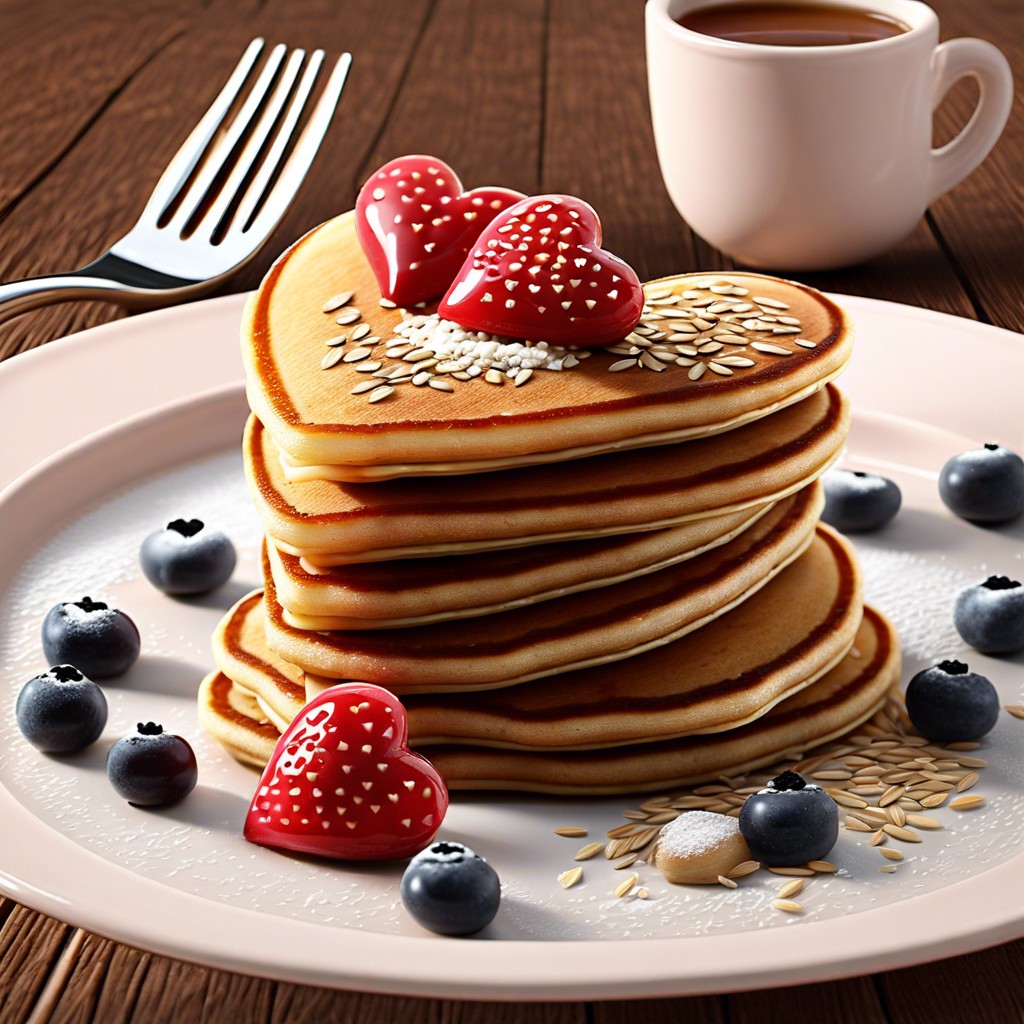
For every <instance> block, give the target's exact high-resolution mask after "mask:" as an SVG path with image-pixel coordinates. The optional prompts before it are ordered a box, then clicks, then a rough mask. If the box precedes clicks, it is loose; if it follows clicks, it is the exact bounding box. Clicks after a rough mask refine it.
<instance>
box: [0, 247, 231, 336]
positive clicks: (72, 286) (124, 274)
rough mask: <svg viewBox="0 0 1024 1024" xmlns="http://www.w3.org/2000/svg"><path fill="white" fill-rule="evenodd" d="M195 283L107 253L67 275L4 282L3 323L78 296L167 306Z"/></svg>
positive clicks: (0, 287) (129, 305) (0, 290)
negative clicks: (107, 274)
mask: <svg viewBox="0 0 1024 1024" xmlns="http://www.w3.org/2000/svg"><path fill="white" fill-rule="evenodd" d="M106 273H109V274H110V277H107V276H104V275H105V274H106ZM115 277H116V278H119V280H115V279H114V278H115ZM211 283H212V282H211ZM195 285H196V282H194V281H185V280H182V279H181V278H177V277H171V276H170V275H168V274H162V273H160V272H159V271H154V270H150V269H149V268H148V267H141V266H139V265H138V264H137V263H133V262H132V261H130V260H126V259H123V258H122V257H120V256H115V255H114V253H112V252H106V253H104V254H103V255H102V256H101V257H100V258H99V259H97V260H94V261H93V262H92V263H90V264H89V265H88V266H85V267H80V268H79V269H78V270H71V271H68V272H67V273H65V274H50V275H46V276H44V277H28V278H25V279H24V280H22V281H11V282H9V283H8V284H0V324H3V323H7V321H8V320H13V319H14V318H15V317H17V316H21V314H22V313H28V312H29V311H30V310H33V309H39V308H40V307H41V306H51V305H53V304H54V303H57V302H72V301H74V300H76V299H98V300H100V301H101V302H113V303H116V304H117V305H119V306H124V307H125V308H126V309H151V308H152V307H154V306H167V305H171V304H173V303H174V302H179V301H181V299H182V298H184V297H185V296H186V295H187V294H188V291H191V290H194V289H195ZM176 293H178V294H176Z"/></svg>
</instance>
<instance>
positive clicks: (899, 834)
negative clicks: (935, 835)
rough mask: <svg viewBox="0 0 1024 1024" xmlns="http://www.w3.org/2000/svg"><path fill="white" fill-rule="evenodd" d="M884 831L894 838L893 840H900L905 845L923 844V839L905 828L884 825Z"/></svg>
mask: <svg viewBox="0 0 1024 1024" xmlns="http://www.w3.org/2000/svg"><path fill="white" fill-rule="evenodd" d="M882 831H883V832H885V833H887V834H888V835H890V836H892V837H893V839H899V840H900V841H901V842H904V843H919V842H921V837H920V836H919V835H918V834H917V833H916V832H915V831H914V830H913V829H909V828H903V827H901V826H900V825H893V824H888V825H883V826H882Z"/></svg>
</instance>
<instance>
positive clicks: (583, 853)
mask: <svg viewBox="0 0 1024 1024" xmlns="http://www.w3.org/2000/svg"><path fill="white" fill-rule="evenodd" d="M603 851H604V843H587V845H586V846H581V847H580V848H579V849H578V850H577V851H576V853H575V855H574V856H573V858H572V859H573V860H590V858H591V857H596V856H597V855H598V854H599V853H601V852H603Z"/></svg>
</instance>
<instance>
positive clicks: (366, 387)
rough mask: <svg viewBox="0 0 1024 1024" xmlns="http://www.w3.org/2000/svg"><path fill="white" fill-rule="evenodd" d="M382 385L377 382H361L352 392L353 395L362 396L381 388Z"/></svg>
mask: <svg viewBox="0 0 1024 1024" xmlns="http://www.w3.org/2000/svg"><path fill="white" fill-rule="evenodd" d="M379 387H380V384H379V383H378V382H377V381H375V380H361V381H360V382H359V383H358V384H357V385H356V386H355V387H354V388H353V389H352V390H351V391H350V392H349V394H352V395H362V394H365V393H366V392H367V391H373V389H374V388H379Z"/></svg>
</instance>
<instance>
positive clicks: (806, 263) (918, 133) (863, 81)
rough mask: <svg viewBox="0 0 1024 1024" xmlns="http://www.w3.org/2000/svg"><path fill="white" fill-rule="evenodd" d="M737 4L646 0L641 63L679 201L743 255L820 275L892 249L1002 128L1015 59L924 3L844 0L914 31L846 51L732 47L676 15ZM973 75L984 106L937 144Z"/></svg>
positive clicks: (692, 219)
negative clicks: (961, 87) (958, 33)
mask: <svg viewBox="0 0 1024 1024" xmlns="http://www.w3.org/2000/svg"><path fill="white" fill-rule="evenodd" d="M729 2H733V0H648V3H647V11H646V18H647V71H648V80H649V85H650V94H651V117H652V120H653V124H654V138H655V142H656V143H657V147H658V159H659V161H660V163H661V173H662V176H663V177H664V179H665V184H666V186H667V187H668V192H669V195H670V196H671V198H672V202H673V203H674V204H675V207H676V209H677V210H678V211H679V213H680V214H681V215H682V216H683V218H684V219H685V220H686V221H687V223H689V225H690V227H692V228H693V230H694V231H696V232H697V234H699V235H701V236H702V237H703V238H705V239H706V240H707V241H708V242H710V243H711V244H712V245H714V246H716V247H717V248H719V249H721V250H722V251H723V252H725V253H728V254H729V255H731V256H733V257H735V258H736V259H737V260H739V261H741V262H743V263H745V264H748V265H750V266H753V267H765V268H772V269H779V270H825V269H829V268H832V267H839V266H849V265H850V264H853V263H859V262H860V261H862V260H866V259H869V258H870V257H872V256H877V255H879V254H881V253H883V252H885V251H886V250H888V249H890V248H892V246H894V245H896V244H897V243H898V242H900V241H901V240H902V239H903V238H905V237H906V236H907V235H908V234H909V233H910V232H911V231H912V230H913V229H914V227H915V226H916V224H917V223H918V221H919V219H920V218H921V216H922V214H923V213H924V211H925V209H926V207H927V206H928V204H929V203H931V202H932V201H933V200H935V199H937V198H938V197H939V196H941V195H942V194H943V193H944V192H947V191H948V190H949V189H951V188H952V187H953V186H954V185H956V184H957V183H958V182H959V181H961V180H962V179H963V178H965V177H966V176H967V175H968V174H970V173H971V171H973V170H974V169H975V167H977V166H978V164H980V163H981V161H982V160H984V159H985V157H986V156H987V155H988V152H989V150H991V148H992V146H993V145H995V142H996V140H997V139H998V138H999V135H1000V133H1001V132H1002V130H1003V126H1004V125H1005V124H1006V119H1007V117H1008V116H1009V112H1010V103H1011V100H1012V95H1013V79H1012V76H1011V73H1010V67H1009V64H1008V63H1007V61H1006V58H1005V57H1004V56H1003V55H1002V54H1001V53H1000V52H999V50H998V49H996V47H994V46H993V45H992V44H991V43H987V42H984V41H983V40H980V39H953V40H951V41H949V42H945V43H942V44H940V43H939V22H938V18H937V17H936V15H935V12H934V11H933V10H932V9H931V8H930V7H928V6H926V5H925V4H923V3H918V2H917V0H867V2H865V3H863V4H861V3H859V2H858V0H847V6H850V5H853V6H861V7H862V8H863V9H866V10H871V11H875V12H877V13H879V14H882V15H886V16H888V17H890V18H895V19H896V20H897V21H899V22H902V23H903V24H904V25H906V26H907V27H908V31H906V32H903V33H901V34H899V35H894V36H891V37H889V38H886V39H880V40H875V41H872V42H866V43H856V44H852V45H839V46H807V47H804V46H767V45H760V44H751V43H738V42H732V41H729V40H724V39H719V38H717V37H713V36H708V35H703V34H702V33H699V32H695V31H691V30H690V29H687V28H683V27H682V26H681V25H679V24H677V23H676V21H675V20H674V19H676V18H679V17H681V16H682V15H684V14H685V13H687V12H689V11H691V10H694V9H696V8H698V7H707V6H710V5H711V4H712V3H717V4H722V3H729ZM819 2H820V0H819ZM965 75H973V76H975V77H976V78H977V79H978V82H979V84H980V87H981V98H980V100H979V102H978V106H977V108H976V109H975V111H974V114H973V116H972V117H971V119H970V121H969V122H968V123H967V126H966V127H965V128H964V129H963V130H962V131H961V132H960V134H959V135H957V136H956V138H954V139H953V140H952V141H950V142H949V143H947V144H946V145H945V146H943V147H941V148H940V149H932V111H933V110H934V109H935V108H936V107H937V106H938V105H939V103H940V102H941V101H942V98H943V97H944V96H945V94H946V92H947V91H948V90H949V88H950V86H952V84H953V83H954V82H955V81H956V80H957V79H959V78H962V77H963V76H965Z"/></svg>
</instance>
